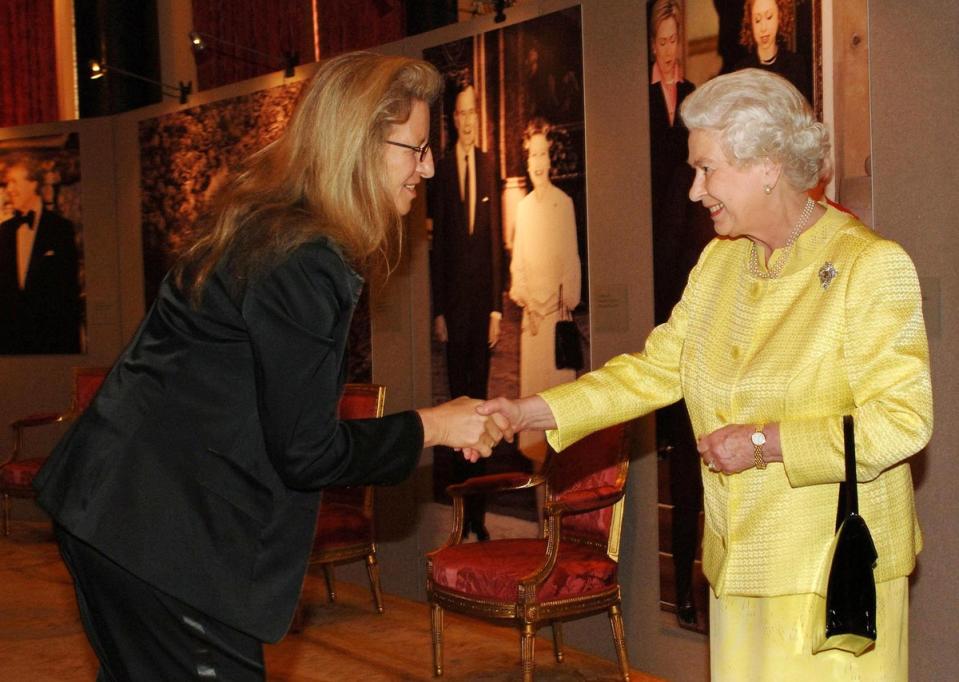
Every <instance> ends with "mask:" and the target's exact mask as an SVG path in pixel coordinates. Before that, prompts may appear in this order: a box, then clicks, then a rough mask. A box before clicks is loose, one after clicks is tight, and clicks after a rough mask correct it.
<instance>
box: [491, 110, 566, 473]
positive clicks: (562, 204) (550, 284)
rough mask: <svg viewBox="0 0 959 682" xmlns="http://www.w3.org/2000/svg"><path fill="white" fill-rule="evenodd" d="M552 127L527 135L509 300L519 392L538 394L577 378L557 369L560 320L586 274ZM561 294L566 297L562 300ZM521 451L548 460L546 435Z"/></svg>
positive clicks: (541, 123)
mask: <svg viewBox="0 0 959 682" xmlns="http://www.w3.org/2000/svg"><path fill="white" fill-rule="evenodd" d="M549 130H550V126H549V124H548V123H547V122H546V121H545V120H543V119H533V120H532V121H531V122H530V123H529V125H527V127H526V130H525V132H524V133H523V149H524V151H525V152H526V169H527V173H528V174H529V179H530V183H531V184H532V191H531V192H530V193H529V194H527V195H526V196H525V197H523V198H522V199H521V200H520V201H519V204H518V206H517V209H516V232H515V235H514V238H513V258H512V261H511V262H510V282H511V283H510V289H509V297H510V298H511V299H512V300H513V301H514V302H515V303H516V304H517V305H518V306H520V307H521V308H522V309H523V321H522V333H521V336H520V360H519V386H520V392H521V393H523V394H526V393H535V392H537V391H541V390H543V389H544V388H548V387H550V386H555V385H557V384H561V383H563V382H566V381H570V380H572V379H575V378H576V372H575V370H572V369H557V368H556V362H555V352H556V350H555V343H556V342H555V336H554V329H555V327H556V322H557V321H558V320H560V319H563V317H564V316H566V315H567V311H572V310H573V309H574V308H575V307H576V306H577V305H579V299H580V286H581V277H582V275H581V270H580V260H579V250H578V247H577V243H576V215H575V212H574V210H573V200H572V199H571V198H570V197H569V195H567V194H566V193H565V192H564V191H563V190H561V189H560V188H559V187H557V186H556V185H554V184H553V182H552V180H551V179H550V170H551V167H552V165H551V163H550V158H549V153H550V140H549ZM561 295H562V298H560V296H561ZM519 445H520V449H521V450H522V451H523V452H524V454H526V456H527V457H530V458H531V459H534V460H537V461H540V460H542V459H543V457H544V456H545V451H546V441H545V439H544V437H543V435H542V434H541V433H525V434H521V436H520V441H519Z"/></svg>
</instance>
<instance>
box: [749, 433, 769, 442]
mask: <svg viewBox="0 0 959 682" xmlns="http://www.w3.org/2000/svg"><path fill="white" fill-rule="evenodd" d="M752 441H753V445H765V444H766V434H765V433H763V432H762V431H756V432H755V433H754V434H753V435H752Z"/></svg>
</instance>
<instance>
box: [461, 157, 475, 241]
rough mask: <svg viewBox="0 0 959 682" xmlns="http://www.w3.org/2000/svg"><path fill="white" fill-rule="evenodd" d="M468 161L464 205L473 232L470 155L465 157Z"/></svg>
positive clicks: (464, 184)
mask: <svg viewBox="0 0 959 682" xmlns="http://www.w3.org/2000/svg"><path fill="white" fill-rule="evenodd" d="M463 161H464V162H465V163H466V170H465V171H464V172H463V206H464V208H465V209H466V224H467V225H468V226H469V231H470V234H473V221H472V220H471V219H470V218H471V216H470V213H471V212H472V209H473V190H472V187H470V155H469V154H467V155H466V156H465V157H463Z"/></svg>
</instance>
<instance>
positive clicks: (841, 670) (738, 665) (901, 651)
mask: <svg viewBox="0 0 959 682" xmlns="http://www.w3.org/2000/svg"><path fill="white" fill-rule="evenodd" d="M817 601H818V602H822V597H820V596H819V595H817V594H798V595H789V596H784V597H739V596H724V597H721V598H717V597H716V596H715V595H713V594H712V592H710V602H709V630H710V637H709V658H710V664H709V667H710V673H711V680H712V682H762V681H765V680H776V682H809V680H817V682H818V681H819V680H836V681H837V682H856V681H861V682H873V681H874V680H883V682H897V681H900V680H901V681H902V682H906V680H908V679H909V582H908V578H896V579H894V580H889V581H886V582H882V583H879V584H878V585H876V628H877V632H876V645H875V646H874V647H873V648H872V649H871V650H869V651H867V652H866V653H864V654H862V655H861V656H859V657H856V656H853V655H852V654H850V653H847V652H845V651H837V650H830V651H823V652H822V653H818V654H813V653H812V648H813V642H814V641H815V634H816V633H815V631H814V628H816V626H817V623H816V622H815V618H814V617H813V614H815V613H816V607H817V606H819V604H817Z"/></svg>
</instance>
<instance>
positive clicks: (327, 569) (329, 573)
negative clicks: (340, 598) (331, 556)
mask: <svg viewBox="0 0 959 682" xmlns="http://www.w3.org/2000/svg"><path fill="white" fill-rule="evenodd" d="M323 577H324V578H325V579H326V594H327V595H328V596H329V598H330V601H331V602H333V601H336V583H335V582H334V578H333V564H323Z"/></svg>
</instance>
